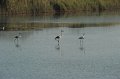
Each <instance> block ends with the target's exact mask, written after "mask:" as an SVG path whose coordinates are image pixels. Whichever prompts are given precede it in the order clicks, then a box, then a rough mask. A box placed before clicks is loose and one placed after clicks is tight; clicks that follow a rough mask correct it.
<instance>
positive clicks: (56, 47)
mask: <svg viewBox="0 0 120 79" xmlns="http://www.w3.org/2000/svg"><path fill="white" fill-rule="evenodd" d="M55 49H56V50H57V51H58V52H59V54H60V56H62V50H61V46H60V44H57V45H56V46H55Z"/></svg>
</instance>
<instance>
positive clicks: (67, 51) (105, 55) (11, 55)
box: [0, 25, 120, 79]
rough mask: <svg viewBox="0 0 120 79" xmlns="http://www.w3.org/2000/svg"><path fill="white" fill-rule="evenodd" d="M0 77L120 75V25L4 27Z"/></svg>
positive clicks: (112, 78) (116, 78) (119, 78)
mask: <svg viewBox="0 0 120 79" xmlns="http://www.w3.org/2000/svg"><path fill="white" fill-rule="evenodd" d="M61 29H62V30H64V32H63V35H62V38H61V39H60V44H59V45H58V42H57V41H56V40H55V36H57V35H59V34H60V30H61ZM18 33H22V37H21V38H19V39H18V40H15V38H14V37H15V36H16V35H17V34H18ZM82 33H85V39H84V40H83V42H82V44H81V43H80V40H79V39H78V38H79V37H80V36H81V34H82ZM0 79H120V25H112V26H107V27H105V26H104V27H103V26H99V27H84V28H68V27H59V28H58V27H56V28H43V30H38V31H34V30H33V31H0Z"/></svg>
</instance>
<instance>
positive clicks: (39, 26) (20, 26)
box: [2, 23, 116, 31]
mask: <svg viewBox="0 0 120 79" xmlns="http://www.w3.org/2000/svg"><path fill="white" fill-rule="evenodd" d="M2 25H4V27H5V30H6V31H10V30H14V31H15V30H16V31H17V30H43V28H54V27H69V28H82V27H97V26H111V25H116V24H115V23H108V24H104V23H103V24H102V23H101V24H72V23H45V24H44V23H8V24H2Z"/></svg>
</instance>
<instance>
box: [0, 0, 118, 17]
mask: <svg viewBox="0 0 120 79" xmlns="http://www.w3.org/2000/svg"><path fill="white" fill-rule="evenodd" d="M119 3H120V0H2V1H1V2H0V9H1V11H0V13H1V12H3V13H4V12H5V13H4V14H10V15H16V14H20V15H25V14H27V15H28V14H30V15H33V14H34V15H37V14H39V13H47V12H49V13H50V12H73V13H74V12H78V11H101V10H106V9H109V10H113V9H118V8H119V7H120V4H119Z"/></svg>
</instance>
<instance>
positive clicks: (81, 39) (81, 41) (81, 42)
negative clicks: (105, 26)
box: [78, 33, 85, 45]
mask: <svg viewBox="0 0 120 79" xmlns="http://www.w3.org/2000/svg"><path fill="white" fill-rule="evenodd" d="M84 36H85V33H83V34H82V36H80V37H79V38H78V39H80V44H81V45H82V44H83V40H84Z"/></svg>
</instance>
